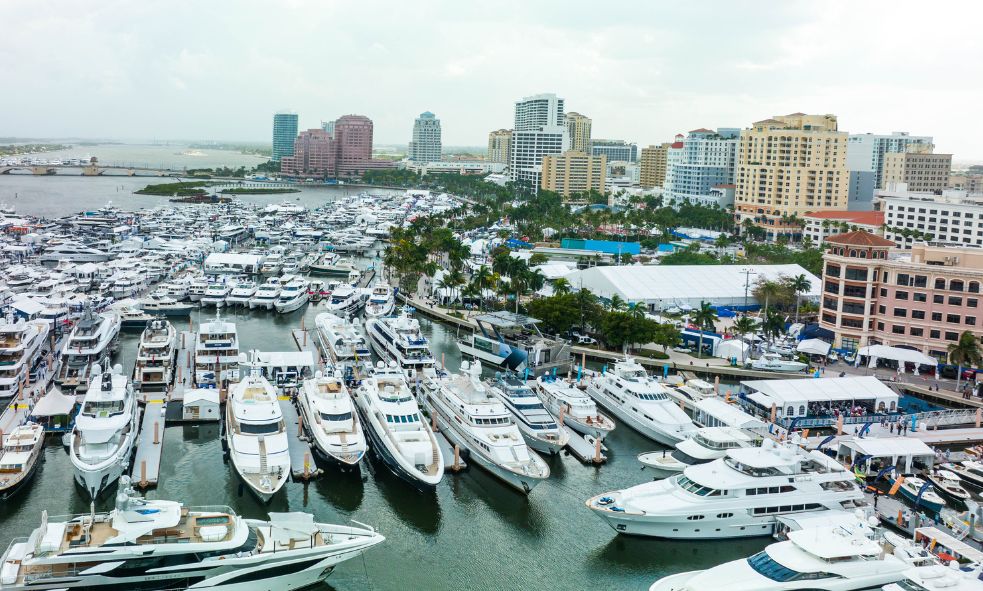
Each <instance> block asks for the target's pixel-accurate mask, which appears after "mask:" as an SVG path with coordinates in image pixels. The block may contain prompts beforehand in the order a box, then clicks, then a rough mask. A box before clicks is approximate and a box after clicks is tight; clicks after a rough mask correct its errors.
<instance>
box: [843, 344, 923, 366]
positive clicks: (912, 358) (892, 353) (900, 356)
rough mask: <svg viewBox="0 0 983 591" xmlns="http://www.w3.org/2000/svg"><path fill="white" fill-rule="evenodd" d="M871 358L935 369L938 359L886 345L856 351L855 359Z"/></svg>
mask: <svg viewBox="0 0 983 591" xmlns="http://www.w3.org/2000/svg"><path fill="white" fill-rule="evenodd" d="M861 355H862V356H864V357H873V358H875V359H891V360H893V361H898V362H906V363H917V364H918V365H931V366H932V367H935V366H936V365H938V363H939V361H938V359H936V358H934V357H929V356H928V355H925V354H924V353H920V352H918V351H912V350H911V349H902V348H900V347H889V346H887V345H870V346H868V347H861V348H860V350H859V351H857V357H858V358H859V357H860V356H861Z"/></svg>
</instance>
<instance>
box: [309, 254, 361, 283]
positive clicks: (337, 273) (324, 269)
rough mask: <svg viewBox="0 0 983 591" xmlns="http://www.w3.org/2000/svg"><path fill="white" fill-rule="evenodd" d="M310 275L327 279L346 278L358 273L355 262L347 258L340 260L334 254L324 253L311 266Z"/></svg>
mask: <svg viewBox="0 0 983 591" xmlns="http://www.w3.org/2000/svg"><path fill="white" fill-rule="evenodd" d="M310 272H311V275H324V276H327V277H340V278H346V279H347V278H348V277H351V276H352V274H353V273H358V268H357V267H356V266H355V262H354V261H352V259H349V258H340V257H339V256H338V255H337V254H336V253H333V252H326V253H324V254H323V255H321V258H320V259H319V260H318V261H317V262H315V263H313V264H312V265H311V269H310Z"/></svg>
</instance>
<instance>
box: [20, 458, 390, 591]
mask: <svg viewBox="0 0 983 591" xmlns="http://www.w3.org/2000/svg"><path fill="white" fill-rule="evenodd" d="M119 490H120V493H119V494H118V495H117V496H116V503H115V506H114V508H113V509H112V510H111V511H109V512H108V513H96V512H94V511H93V512H91V513H85V514H82V515H75V516H69V517H63V518H57V519H50V518H49V517H48V513H47V511H44V512H43V513H42V515H41V525H40V526H39V527H38V528H37V529H35V530H34V531H33V532H32V533H31V534H30V536H29V537H27V538H16V539H14V540H13V541H12V542H11V543H10V546H9V547H8V548H7V550H6V551H5V552H4V554H3V557H2V558H0V591H28V590H32V589H46V590H54V589H60V590H66V589H106V590H114V591H116V590H118V591H130V590H133V589H140V590H165V589H228V590H230V591H232V590H242V591H247V590H254V589H256V590H258V589H276V590H277V591H293V590H297V589H305V588H309V587H311V586H312V585H316V584H318V583H321V582H323V581H324V580H325V579H326V578H327V577H328V575H329V574H330V573H331V571H332V570H333V569H334V567H335V566H336V565H338V564H339V563H341V562H344V561H345V560H349V559H352V558H356V557H358V556H359V555H360V554H361V553H362V552H364V551H365V550H367V549H369V548H371V547H372V546H375V545H377V544H379V543H381V542H383V541H384V540H385V538H384V537H383V536H381V535H379V534H378V533H376V532H375V530H373V529H372V528H370V527H369V526H366V525H362V524H358V525H359V526H358V527H355V526H349V525H330V524H325V523H317V522H315V521H314V516H313V515H311V514H309V513H271V514H270V516H269V520H258V519H246V518H244V517H242V516H239V515H237V514H236V513H235V512H234V511H233V510H232V509H231V508H229V507H225V506H209V507H185V506H184V505H183V504H182V503H179V502H176V501H166V500H150V499H144V498H141V497H139V496H138V495H137V494H136V493H135V491H134V490H133V488H132V486H131V484H130V481H129V479H128V478H126V477H123V478H121V479H120V480H119Z"/></svg>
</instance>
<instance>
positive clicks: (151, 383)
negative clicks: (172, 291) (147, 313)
mask: <svg viewBox="0 0 983 591" xmlns="http://www.w3.org/2000/svg"><path fill="white" fill-rule="evenodd" d="M176 355H177V331H176V330H175V329H174V325H172V324H171V323H170V322H168V321H166V320H164V319H163V318H155V319H153V320H151V321H150V322H148V323H147V328H146V329H144V331H143V334H141V335H140V345H139V346H138V347H137V359H136V363H134V365H133V381H134V383H135V385H136V386H137V387H139V388H140V389H141V390H163V389H166V388H167V386H168V385H170V383H171V380H172V379H173V378H174V358H175V356H176Z"/></svg>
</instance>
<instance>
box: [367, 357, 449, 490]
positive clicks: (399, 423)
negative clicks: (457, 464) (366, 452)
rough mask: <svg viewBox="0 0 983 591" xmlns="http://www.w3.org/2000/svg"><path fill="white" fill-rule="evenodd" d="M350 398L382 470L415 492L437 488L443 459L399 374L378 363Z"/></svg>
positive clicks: (390, 366)
mask: <svg viewBox="0 0 983 591" xmlns="http://www.w3.org/2000/svg"><path fill="white" fill-rule="evenodd" d="M354 398H355V406H356V408H357V409H358V412H359V413H360V415H361V418H362V425H363V426H364V428H365V433H366V435H367V436H368V438H369V442H370V445H371V449H372V450H373V451H375V453H376V454H378V455H379V457H380V458H381V459H382V461H383V462H384V463H385V464H386V466H387V467H388V468H389V469H390V470H391V471H392V472H393V473H394V474H396V476H398V477H400V478H402V479H403V480H405V481H407V482H409V483H410V484H412V485H413V486H415V487H417V488H423V489H426V488H433V487H435V486H437V484H438V483H440V480H441V479H442V478H443V477H444V456H443V455H442V454H441V452H440V446H439V445H438V444H437V438H436V437H435V436H434V434H433V431H432V430H431V429H430V425H428V424H427V421H426V420H425V419H424V418H423V417H422V416H421V415H420V407H419V406H418V405H417V402H416V399H415V398H414V397H413V394H412V393H411V392H410V388H409V386H408V385H407V384H406V377H405V376H404V375H403V372H402V371H401V370H400V369H399V368H398V367H396V366H395V365H389V366H386V365H385V364H384V363H383V362H381V361H380V362H379V363H378V364H377V367H376V371H375V373H373V374H372V375H371V376H369V377H367V378H365V379H363V380H362V383H361V384H360V385H359V386H358V388H357V389H356V390H355V391H354Z"/></svg>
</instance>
